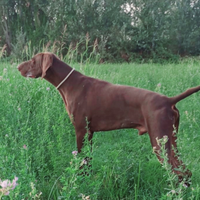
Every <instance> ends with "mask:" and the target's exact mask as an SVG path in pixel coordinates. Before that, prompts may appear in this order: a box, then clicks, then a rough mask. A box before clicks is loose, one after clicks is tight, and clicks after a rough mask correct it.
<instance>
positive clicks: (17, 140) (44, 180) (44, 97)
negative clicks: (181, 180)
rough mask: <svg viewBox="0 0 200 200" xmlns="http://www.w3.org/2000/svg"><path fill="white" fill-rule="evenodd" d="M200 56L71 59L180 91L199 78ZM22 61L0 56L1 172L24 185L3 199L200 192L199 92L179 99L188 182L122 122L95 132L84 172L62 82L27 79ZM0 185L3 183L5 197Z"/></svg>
mask: <svg viewBox="0 0 200 200" xmlns="http://www.w3.org/2000/svg"><path fill="white" fill-rule="evenodd" d="M199 66H200V61H198V60H195V59H188V60H185V61H182V62H180V63H179V64H163V65H161V64H134V63H131V64H102V65H92V64H87V65H81V64H73V67H75V69H76V70H78V71H80V72H82V73H84V74H86V75H89V76H92V77H95V78H99V79H103V80H106V81H109V82H112V83H116V84H125V85H131V86H135V87H140V88H146V89H149V90H153V91H156V92H159V93H162V94H165V95H167V96H174V95H177V94H179V93H181V92H183V91H185V90H186V89H187V88H190V87H193V86H197V85H199V84H200V67H199ZM16 67H17V63H13V64H10V63H8V62H1V63H0V91H1V97H0V98H1V104H0V113H1V117H0V132H1V134H0V179H1V180H6V179H8V180H11V181H12V180H13V179H14V177H15V176H16V177H18V181H17V183H18V185H17V186H16V188H15V189H14V190H11V191H10V193H9V196H3V197H2V199H12V200H22V199H41V200H57V199H66V200H71V199H74V200H79V199H80V200H86V199H87V200H89V199H90V200H96V199H98V200H107V199H110V200H151V199H152V200H155V199H160V200H165V199H166V200H167V199H186V200H187V199H196V200H197V199H200V185H199V184H200V177H199V175H200V172H199V169H200V162H199V159H200V157H199V152H200V127H199V124H200V92H199V93H196V94H193V95H192V96H190V97H188V98H187V99H184V100H183V101H181V102H179V103H178V104H177V107H178V109H179V111H180V114H181V121H180V129H179V133H178V149H179V153H180V157H181V159H182V160H183V161H184V163H185V164H186V165H187V167H188V168H189V169H190V170H191V171H192V173H193V176H192V180H191V181H192V184H191V186H190V187H189V188H185V187H183V185H181V184H180V185H177V184H176V177H174V175H173V174H171V173H169V171H168V170H166V169H165V167H162V166H161V164H160V163H159V162H158V161H157V158H156V156H155V155H154V154H153V152H152V147H151V145H150V141H149V136H148V134H145V135H143V136H138V133H137V131H136V130H132V129H124V130H116V131H110V132H100V133H95V134H94V140H93V141H94V144H93V152H92V153H91V152H89V150H88V146H87V145H86V147H85V148H84V152H85V154H90V156H91V157H92V158H93V160H92V172H91V171H89V174H90V175H89V176H83V175H80V173H79V171H78V167H79V163H80V161H81V160H82V158H83V157H84V155H79V156H75V155H73V154H72V151H74V150H76V143H75V131H74V128H73V126H72V124H71V123H70V120H69V117H68V115H67V113H66V111H65V108H64V104H63V102H62V99H61V97H60V95H59V93H58V92H57V91H56V89H55V88H54V87H53V86H52V85H50V84H49V83H48V82H46V81H45V80H41V79H37V80H35V79H25V78H23V77H22V76H21V75H20V73H19V72H18V70H17V69H16ZM1 194H2V190H1V189H0V199H1Z"/></svg>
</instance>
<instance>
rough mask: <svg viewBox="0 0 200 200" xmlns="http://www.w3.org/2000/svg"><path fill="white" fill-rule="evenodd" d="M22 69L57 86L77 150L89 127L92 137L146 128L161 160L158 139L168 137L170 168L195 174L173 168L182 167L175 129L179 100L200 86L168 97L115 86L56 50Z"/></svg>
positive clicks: (23, 73)
mask: <svg viewBox="0 0 200 200" xmlns="http://www.w3.org/2000/svg"><path fill="white" fill-rule="evenodd" d="M18 69H19V71H20V72H21V74H22V75H23V76H24V77H31V78H38V77H42V78H44V79H46V80H47V81H49V82H50V83H51V84H53V85H54V86H55V87H57V89H58V90H59V92H60V94H61V96H62V98H63V101H64V103H65V106H66V109H67V112H68V114H69V116H70V117H71V120H72V122H73V125H74V127H75V130H76V139H77V147H78V152H80V151H81V148H82V145H83V139H84V136H85V134H86V132H87V131H86V126H88V128H89V140H91V139H92V136H93V133H94V132H95V131H108V130H114V129H122V128H134V129H137V130H138V132H139V135H142V134H144V133H147V132H148V134H149V136H150V140H151V144H152V147H153V148H154V150H155V151H156V153H157V156H158V159H159V160H160V161H161V162H162V159H161V158H160V156H159V150H160V146H159V145H158V143H157V140H156V138H157V139H161V138H163V136H167V137H168V142H167V143H166V145H165V148H166V150H167V155H168V162H169V163H170V164H171V166H172V170H173V171H174V172H175V173H176V174H178V175H179V177H180V178H181V177H182V176H183V175H188V174H189V175H190V174H191V173H190V172H189V171H186V172H185V173H183V174H182V173H180V172H179V171H176V170H175V169H174V168H178V167H179V166H180V165H182V166H183V164H182V162H181V161H180V160H178V158H177V157H176V155H175V152H174V148H175V149H176V147H177V145H176V135H175V132H177V131H178V125H179V111H178V110H177V108H176V107H175V104H176V103H177V102H178V101H180V100H182V99H184V98H186V97H187V96H189V95H191V94H193V93H194V92H197V91H199V90H200V86H198V87H194V88H190V89H188V90H187V91H186V92H184V93H182V94H180V95H177V96H175V97H171V98H169V97H166V96H163V95H160V94H158V93H155V92H152V91H148V90H145V89H139V88H135V87H129V86H123V85H114V84H111V83H108V82H106V81H102V80H98V79H94V78H91V77H88V76H84V75H83V74H81V73H79V72H78V71H75V70H73V69H72V68H71V67H70V66H68V65H67V64H66V63H64V62H62V61H61V60H60V59H59V58H58V57H56V56H55V55H54V54H52V53H39V54H37V55H35V56H34V57H33V58H32V59H31V60H29V61H26V62H23V63H21V64H20V65H19V66H18ZM88 123H89V124H88ZM87 124H88V125H87ZM173 147H174V148H173Z"/></svg>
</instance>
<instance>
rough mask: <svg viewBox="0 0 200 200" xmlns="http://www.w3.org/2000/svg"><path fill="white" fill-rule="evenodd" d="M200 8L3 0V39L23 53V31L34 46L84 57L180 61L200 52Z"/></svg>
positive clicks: (142, 0)
mask: <svg viewBox="0 0 200 200" xmlns="http://www.w3.org/2000/svg"><path fill="white" fill-rule="evenodd" d="M199 8H200V3H199V1H192V0H185V1H180V0H173V1H171V0H166V1H160V0H154V1H147V0H139V1H135V0H126V1H122V0H115V1H114V2H113V1H112V0H107V1H99V0H94V1H92V0H87V1H75V0H70V1H66V0H59V1H53V0H45V1H44V0H32V1H22V0H15V1H12V0H8V1H7V0H0V11H1V12H0V15H1V19H2V21H1V26H0V36H2V41H0V42H1V46H3V45H4V44H5V43H6V44H7V52H8V54H10V53H11V52H12V54H14V55H15V57H17V58H18V59H22V58H21V57H23V56H21V55H19V52H21V51H22V52H24V50H23V49H21V48H26V46H27V45H24V38H23V40H22V42H21V43H22V44H20V43H19V38H20V34H21V36H22V35H24V36H26V37H25V42H26V44H30V43H31V46H30V47H31V50H32V51H33V50H34V52H39V51H41V50H44V49H42V48H41V47H42V46H45V47H46V46H48V50H52V51H53V52H54V53H57V54H58V51H59V55H62V56H63V57H65V56H66V55H68V54H69V53H68V51H71V50H72V51H74V50H76V51H77V53H76V55H77V57H78V60H81V61H82V60H83V59H84V61H85V59H86V60H87V59H88V57H89V56H90V54H91V53H92V52H95V54H98V61H99V62H105V61H108V62H116V61H118V62H123V61H127V62H129V61H139V62H141V61H146V60H149V59H151V60H152V61H153V62H162V60H172V61H177V59H179V57H180V56H186V55H198V54H199V49H200V38H199V37H200V36H199V31H200V30H199V27H200V25H199V23H200V13H199V12H200V9H199ZM85 37H87V38H86V39H85ZM88 38H89V39H88ZM40 41H42V44H41V42H40ZM85 41H86V42H87V45H85ZM94 43H96V45H95V51H94V49H93V46H94V45H93V44H94ZM83 54H84V56H83V57H82V58H80V57H81V55H83ZM77 57H75V58H74V59H75V61H76V59H77ZM70 59H71V58H70Z"/></svg>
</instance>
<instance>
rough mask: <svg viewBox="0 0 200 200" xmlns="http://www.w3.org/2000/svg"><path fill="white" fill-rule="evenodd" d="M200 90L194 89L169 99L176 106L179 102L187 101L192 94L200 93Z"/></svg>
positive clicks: (199, 87)
mask: <svg viewBox="0 0 200 200" xmlns="http://www.w3.org/2000/svg"><path fill="white" fill-rule="evenodd" d="M199 90H200V86H197V87H193V88H190V89H188V90H186V91H185V92H183V93H181V94H179V95H177V96H175V97H170V98H169V99H170V101H171V104H176V103H177V102H179V101H181V100H182V99H185V98H186V97H188V96H190V95H191V94H193V93H195V92H198V91H199Z"/></svg>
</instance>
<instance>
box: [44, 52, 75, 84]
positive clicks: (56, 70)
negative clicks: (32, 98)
mask: <svg viewBox="0 0 200 200" xmlns="http://www.w3.org/2000/svg"><path fill="white" fill-rule="evenodd" d="M71 70H72V68H71V67H70V66H68V65H67V64H66V63H64V62H62V61H61V60H60V59H58V58H57V57H56V56H54V58H53V63H52V66H51V67H50V68H49V69H48V70H47V72H46V76H45V77H44V78H45V79H46V80H47V81H49V82H50V83H51V84H52V85H54V86H55V87H57V86H58V85H59V84H60V83H61V81H62V80H64V78H65V77H66V76H67V75H68V74H69V73H70V71H71Z"/></svg>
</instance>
